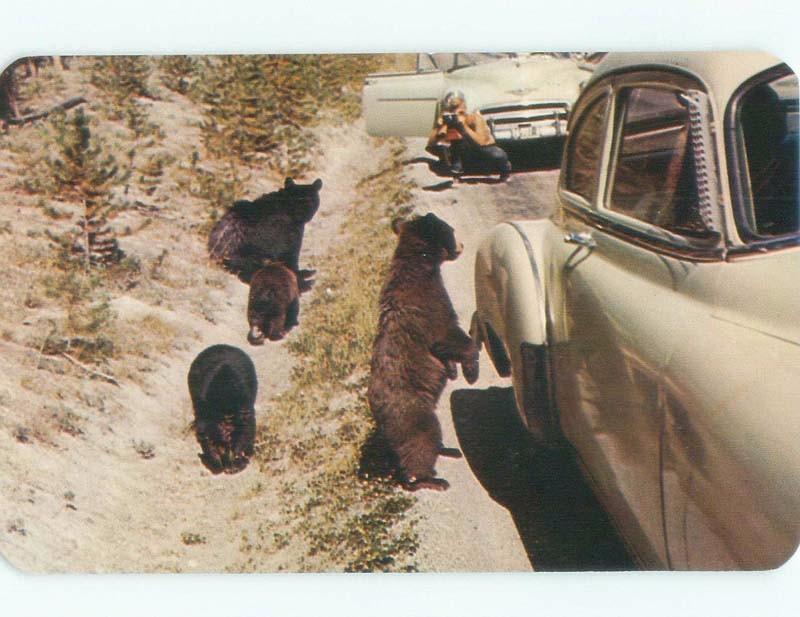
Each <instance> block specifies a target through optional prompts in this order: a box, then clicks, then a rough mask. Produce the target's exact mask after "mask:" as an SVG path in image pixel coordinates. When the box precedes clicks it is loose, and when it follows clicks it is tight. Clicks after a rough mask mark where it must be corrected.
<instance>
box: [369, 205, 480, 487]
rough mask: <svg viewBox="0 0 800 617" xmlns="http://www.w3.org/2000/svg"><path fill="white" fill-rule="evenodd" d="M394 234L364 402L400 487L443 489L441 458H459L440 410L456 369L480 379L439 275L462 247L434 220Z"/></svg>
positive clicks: (400, 227)
mask: <svg viewBox="0 0 800 617" xmlns="http://www.w3.org/2000/svg"><path fill="white" fill-rule="evenodd" d="M392 229H393V230H394V232H395V233H396V234H397V235H398V242H397V248H396V250H395V252H394V256H393V258H392V263H391V268H390V270H389V274H388V277H387V279H386V282H385V283H384V286H383V289H382V290H381V295H380V317H379V321H378V334H377V336H376V337H375V343H374V345H373V351H372V364H371V374H370V381H369V388H368V391H367V397H368V399H369V405H370V409H371V410H372V414H373V416H374V418H375V421H376V423H377V426H378V431H379V432H380V434H381V435H382V436H383V438H384V439H385V441H386V442H387V443H388V445H389V448H390V449H391V450H392V452H393V453H394V454H395V455H396V457H397V462H398V464H399V468H400V469H399V471H400V474H401V477H400V481H401V484H402V486H403V488H405V489H407V490H417V489H419V488H430V489H437V490H446V489H447V488H448V487H449V484H448V483H447V481H446V480H444V479H441V478H436V470H435V468H434V467H435V464H436V459H437V457H438V456H439V455H440V454H442V455H445V456H456V457H458V456H461V453H460V452H459V451H458V450H457V449H455V448H445V447H444V446H443V444H442V429H441V426H440V425H439V420H438V419H437V417H436V414H435V409H436V403H437V402H438V400H439V396H440V395H441V393H442V390H443V389H444V386H445V383H446V382H447V379H448V378H450V379H455V378H456V376H457V373H456V363H457V362H460V363H461V368H462V370H463V372H464V377H465V379H466V380H467V382H469V383H474V382H475V380H476V379H477V378H478V349H477V347H476V346H475V343H474V342H473V341H472V339H471V338H470V337H469V336H468V335H467V334H466V333H465V332H464V331H463V330H462V329H461V328H460V327H459V325H458V317H457V316H456V313H455V311H454V310H453V305H452V304H451V302H450V297H449V296H448V295H447V290H446V289H445V287H444V282H443V281H442V276H441V265H442V262H444V261H450V260H453V259H456V258H457V257H458V255H459V254H460V253H461V250H462V246H461V245H460V244H457V243H456V238H455V234H454V233H453V228H452V227H450V225H448V224H447V223H445V222H444V221H443V220H441V219H439V218H438V217H436V216H435V215H434V214H427V215H425V216H416V217H414V218H412V219H410V220H406V221H402V220H396V221H394V222H393V223H392Z"/></svg>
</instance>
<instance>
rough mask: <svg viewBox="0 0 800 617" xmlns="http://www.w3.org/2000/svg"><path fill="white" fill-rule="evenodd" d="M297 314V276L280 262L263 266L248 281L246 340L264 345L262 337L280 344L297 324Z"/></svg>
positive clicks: (298, 294)
mask: <svg viewBox="0 0 800 617" xmlns="http://www.w3.org/2000/svg"><path fill="white" fill-rule="evenodd" d="M299 312H300V288H299V286H298V277H297V275H296V274H295V273H294V272H292V270H291V269H290V268H289V267H288V266H286V265H285V264H283V263H280V262H271V263H266V264H265V265H264V266H263V267H262V268H261V269H260V270H257V271H256V273H255V274H254V275H253V277H252V278H251V279H250V297H249V299H248V302H247V323H248V324H249V325H250V331H249V332H248V333H247V341H248V342H249V343H250V344H251V345H263V344H264V338H268V339H269V340H270V341H279V340H281V339H282V338H283V337H284V336H286V333H287V332H288V331H289V330H291V329H292V328H293V327H294V326H296V325H297V323H298V322H297V316H298V314H299Z"/></svg>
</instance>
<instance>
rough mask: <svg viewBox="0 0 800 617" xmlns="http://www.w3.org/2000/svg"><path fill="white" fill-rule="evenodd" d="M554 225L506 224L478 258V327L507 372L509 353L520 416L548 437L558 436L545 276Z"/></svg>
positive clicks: (493, 234) (496, 230)
mask: <svg viewBox="0 0 800 617" xmlns="http://www.w3.org/2000/svg"><path fill="white" fill-rule="evenodd" d="M551 228H552V223H551V222H550V221H549V220H538V221H526V222H507V223H502V224H500V225H498V226H496V227H495V228H494V229H492V230H491V231H490V232H489V234H488V235H487V236H486V237H485V238H484V240H483V241H482V242H481V245H480V247H479V248H478V253H477V256H476V261H475V295H476V307H477V309H476V317H475V319H474V323H473V331H474V332H475V335H476V338H478V339H479V342H481V343H484V344H485V345H486V347H487V348H488V350H489V353H490V356H491V358H492V360H493V362H494V364H495V367H497V368H498V372H499V373H500V374H501V375H502V374H503V371H501V370H500V369H501V368H502V364H503V362H502V360H503V358H498V356H501V355H502V354H503V353H505V354H506V358H507V361H508V368H509V371H508V372H507V373H506V375H508V373H510V376H511V378H512V381H513V385H514V395H515V398H516V401H517V409H518V411H519V413H520V417H521V418H522V421H523V422H524V423H525V425H526V426H527V427H528V429H529V430H530V432H531V434H532V435H533V436H534V437H535V438H538V439H539V440H540V441H542V442H551V441H554V440H555V439H556V434H557V427H556V426H555V425H554V414H553V412H552V404H551V396H550V384H549V366H548V362H549V360H548V357H547V345H548V338H547V318H546V315H547V290H546V289H545V279H544V277H543V273H544V272H545V271H546V270H545V268H546V267H547V263H546V254H547V238H548V237H549V235H550V231H551ZM498 340H499V341H500V343H501V344H502V348H500V349H498V348H497V341H498ZM498 360H500V362H498ZM498 364H500V365H501V366H498ZM534 364H535V366H534ZM534 372H535V373H536V375H535V376H534Z"/></svg>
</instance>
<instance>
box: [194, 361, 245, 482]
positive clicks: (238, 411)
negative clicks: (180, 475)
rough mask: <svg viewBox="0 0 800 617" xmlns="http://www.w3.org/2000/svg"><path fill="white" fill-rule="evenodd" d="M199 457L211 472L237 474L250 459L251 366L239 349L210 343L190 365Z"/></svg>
mask: <svg viewBox="0 0 800 617" xmlns="http://www.w3.org/2000/svg"><path fill="white" fill-rule="evenodd" d="M188 381H189V394H190V395H191V397H192V405H193V406H194V430H195V435H196V436H197V441H198V442H199V443H200V447H201V448H202V450H203V453H202V454H200V455H199V456H200V460H201V461H202V462H203V464H204V465H205V466H206V467H207V468H208V470H209V471H211V473H213V474H218V473H221V472H225V473H236V472H238V471H241V470H242V469H244V468H245V467H247V464H248V463H249V462H250V457H251V456H253V442H254V440H255V436H256V412H255V407H254V405H255V401H256V393H257V391H258V380H257V379H256V368H255V366H253V361H252V360H251V359H250V357H249V356H248V355H247V354H246V353H245V352H243V351H242V350H241V349H238V348H236V347H231V346H230V345H213V346H211V347H209V348H207V349H205V350H204V351H202V352H201V353H200V354H199V355H198V356H197V357H196V358H195V359H194V362H192V365H191V367H190V368H189V380H188Z"/></svg>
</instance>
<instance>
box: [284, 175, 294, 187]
mask: <svg viewBox="0 0 800 617" xmlns="http://www.w3.org/2000/svg"><path fill="white" fill-rule="evenodd" d="M293 186H294V180H292V179H291V178H286V181H285V182H284V183H283V188H285V189H290V188H292V187H293Z"/></svg>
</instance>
